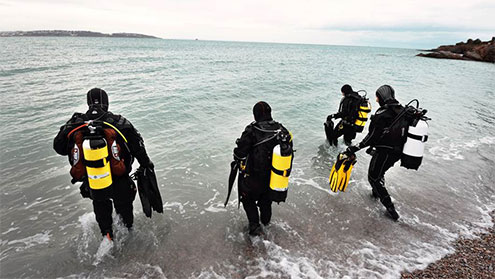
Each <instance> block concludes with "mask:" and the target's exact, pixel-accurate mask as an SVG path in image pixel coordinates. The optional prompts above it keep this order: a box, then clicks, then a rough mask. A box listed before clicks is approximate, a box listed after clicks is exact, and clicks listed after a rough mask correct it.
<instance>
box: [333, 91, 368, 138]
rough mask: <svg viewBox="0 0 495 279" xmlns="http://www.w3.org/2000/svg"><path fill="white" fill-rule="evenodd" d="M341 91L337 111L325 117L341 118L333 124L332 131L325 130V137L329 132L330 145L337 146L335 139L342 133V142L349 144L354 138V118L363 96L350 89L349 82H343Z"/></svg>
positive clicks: (356, 116)
mask: <svg viewBox="0 0 495 279" xmlns="http://www.w3.org/2000/svg"><path fill="white" fill-rule="evenodd" d="M340 91H341V92H342V95H343V97H342V100H341V101H340V105H339V111H338V112H337V113H335V114H330V115H329V116H328V117H327V121H328V120H331V119H332V118H333V119H338V118H341V120H340V122H339V123H338V124H337V125H336V126H335V128H334V130H333V132H332V131H328V132H327V138H328V137H329V135H330V134H331V136H330V137H331V138H329V139H328V141H329V143H330V145H332V144H333V145H335V146H337V140H338V138H339V137H341V136H342V135H344V143H345V144H346V145H351V142H352V140H353V139H355V138H356V127H355V126H356V125H355V123H356V119H357V118H358V117H359V115H358V110H359V106H360V104H361V103H362V101H363V98H362V97H361V96H360V95H359V94H358V93H357V92H354V90H352V87H351V86H350V85H349V84H345V85H344V86H342V88H341V89H340Z"/></svg>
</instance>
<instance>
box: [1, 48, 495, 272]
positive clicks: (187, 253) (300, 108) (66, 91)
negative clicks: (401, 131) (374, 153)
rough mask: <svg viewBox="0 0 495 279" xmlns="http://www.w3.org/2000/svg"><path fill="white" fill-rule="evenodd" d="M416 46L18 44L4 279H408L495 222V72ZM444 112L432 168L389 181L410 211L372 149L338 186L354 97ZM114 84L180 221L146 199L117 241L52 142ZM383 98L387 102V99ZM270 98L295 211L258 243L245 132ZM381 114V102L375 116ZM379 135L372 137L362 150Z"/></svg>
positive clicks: (4, 176) (6, 173) (5, 157)
mask: <svg viewBox="0 0 495 279" xmlns="http://www.w3.org/2000/svg"><path fill="white" fill-rule="evenodd" d="M416 53H417V51H416V50H410V49H391V48H367V47H350V46H321V45H295V44H268V43H234V42H208V41H176V40H148V39H120V38H1V39H0V100H1V102H0V108H1V109H0V122H1V123H2V124H1V133H0V150H1V151H2V152H1V153H0V158H1V160H0V187H1V192H0V201H1V204H0V208H1V211H0V218H1V219H0V222H1V223H0V277H2V278H17V277H31V278H102V277H126V278H398V277H399V275H400V272H401V271H403V270H413V269H418V268H424V267H426V265H427V264H428V263H430V262H432V261H434V260H437V259H439V258H440V257H442V256H444V255H445V254H447V253H450V252H452V251H453V247H452V241H453V240H455V239H456V238H457V237H459V236H472V235H474V233H476V232H479V231H483V230H484V229H486V228H487V227H488V226H491V221H490V218H489V216H488V212H489V211H491V210H494V209H495V189H494V185H495V161H494V160H495V116H494V114H493V108H494V107H495V78H494V77H495V66H494V65H493V64H488V63H477V62H469V61H451V60H435V59H427V58H421V57H416V56H415V54H416ZM345 83H349V84H351V85H352V86H353V88H354V89H356V90H357V89H365V90H367V91H368V92H369V95H370V96H373V95H374V92H375V90H376V89H377V88H378V87H379V86H380V85H382V84H390V85H392V86H393V87H394V88H395V90H396V95H397V98H398V99H399V100H400V101H401V102H402V103H407V102H408V101H409V100H411V99H413V98H417V99H419V100H420V105H421V107H423V108H426V109H428V110H429V112H428V116H429V117H431V118H432V120H431V121H430V122H429V124H430V138H429V141H428V142H427V145H426V150H425V157H424V161H423V165H422V166H421V168H420V169H419V170H418V171H412V170H406V169H404V168H401V167H399V165H398V164H396V166H395V167H394V168H392V169H391V170H390V171H389V172H388V173H387V175H386V181H387V188H388V189H389V192H390V194H391V196H392V197H393V199H394V201H395V204H396V206H397V210H398V212H399V213H400V215H401V219H400V221H399V222H397V223H395V222H393V221H391V220H390V219H388V218H386V217H385V211H384V208H383V207H382V205H381V204H380V203H379V202H377V201H374V200H373V199H371V198H370V186H369V185H368V182H367V169H368V163H369V160H370V157H369V156H368V155H367V154H365V153H364V151H361V152H360V153H358V163H357V165H356V166H355V168H354V172H353V176H352V178H351V182H350V185H349V187H348V190H347V192H345V193H338V194H334V193H332V192H330V191H329V187H328V174H329V171H330V167H331V165H332V163H333V161H334V158H335V157H336V155H337V153H338V152H339V151H341V150H342V149H344V148H345V147H344V146H343V144H342V142H340V145H339V147H337V148H335V147H330V146H329V145H328V143H326V142H325V134H324V131H323V122H324V121H325V119H326V116H327V115H328V114H331V113H335V112H336V111H337V107H338V104H339V101H340V97H341V95H340V93H339V90H340V87H341V86H342V85H343V84H345ZM92 87H101V88H103V89H105V90H106V91H107V92H108V94H109V98H110V110H111V111H112V112H114V113H117V114H122V115H124V116H125V117H126V118H127V119H129V120H130V121H131V122H132V123H133V124H134V125H135V126H136V128H137V129H138V130H139V131H140V133H141V134H142V136H143V137H144V139H145V144H146V147H147V150H148V153H149V154H150V157H151V158H152V160H153V162H154V163H155V166H156V171H157V177H158V182H159V184H160V190H161V192H162V197H163V199H164V214H163V215H161V214H154V215H153V218H152V219H148V218H146V217H145V216H144V214H143V213H142V210H141V205H140V202H139V198H138V197H137V198H136V201H135V202H134V207H135V226H134V231H132V232H131V233H129V232H127V230H126V229H125V228H124V227H123V225H122V224H121V223H120V222H119V221H118V220H117V218H114V219H115V224H114V225H115V228H116V229H115V230H116V232H115V234H116V237H115V241H114V242H113V243H108V242H106V241H102V238H101V236H100V234H99V229H98V226H97V223H96V221H95V219H94V214H93V212H92V205H91V202H90V200H88V199H82V198H81V196H80V195H79V189H78V188H79V187H78V185H72V184H71V183H70V176H69V173H68V171H69V165H68V162H67V159H66V158H64V157H62V156H58V155H57V154H56V153H55V152H54V151H53V149H52V141H53V138H54V137H55V135H56V134H57V132H58V129H59V127H60V126H61V125H62V124H63V123H64V122H65V121H67V119H69V117H70V116H71V115H72V113H73V112H74V111H79V112H84V111H85V110H86V105H85V103H86V92H87V91H88V90H89V89H90V88H92ZM371 99H372V100H373V98H371ZM259 100H264V101H267V102H268V103H269V104H270V105H271V106H272V110H273V117H274V119H275V120H277V121H280V122H282V123H283V124H284V125H285V126H286V127H287V128H288V129H289V130H291V131H292V133H293V134H294V141H295V149H296V150H297V151H296V154H295V159H294V170H293V173H292V175H291V178H290V181H291V183H290V190H289V196H288V200H287V202H286V203H281V204H280V205H277V204H274V206H273V218H272V224H271V225H270V226H269V227H267V228H266V235H265V236H264V237H249V236H248V235H247V233H246V230H247V219H246V216H245V213H244V211H243V210H242V208H241V209H237V199H236V197H237V192H236V191H235V192H234V193H233V197H231V201H230V203H229V204H228V206H227V208H224V207H223V202H224V200H225V197H226V191H227V185H226V184H227V178H228V173H229V163H230V161H231V158H232V149H233V148H234V147H235V144H234V142H235V140H236V138H237V137H239V136H240V134H241V132H242V131H243V129H244V127H245V126H246V125H247V124H249V123H250V122H251V121H253V117H252V106H253V105H254V104H255V103H256V102H257V101H259ZM376 108H377V105H376V103H374V102H373V111H375V110H376ZM363 137H364V135H363V134H359V135H358V138H357V139H358V140H360V139H362V138H363Z"/></svg>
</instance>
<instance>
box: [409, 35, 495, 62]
mask: <svg viewBox="0 0 495 279" xmlns="http://www.w3.org/2000/svg"><path fill="white" fill-rule="evenodd" d="M417 56H422V57H431V58H440V59H457V60H473V61H484V62H491V63H495V37H492V39H491V40H490V41H486V42H483V41H481V40H480V39H476V40H473V39H468V40H467V42H465V43H464V42H459V43H456V44H455V45H443V46H439V47H437V48H435V49H431V50H429V53H420V54H418V55H417Z"/></svg>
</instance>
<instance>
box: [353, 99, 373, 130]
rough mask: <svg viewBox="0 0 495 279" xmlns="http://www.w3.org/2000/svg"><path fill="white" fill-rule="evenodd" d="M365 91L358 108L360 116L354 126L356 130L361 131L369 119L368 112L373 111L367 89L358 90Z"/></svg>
mask: <svg viewBox="0 0 495 279" xmlns="http://www.w3.org/2000/svg"><path fill="white" fill-rule="evenodd" d="M361 91H362V92H364V96H361V102H360V104H359V108H358V110H357V114H358V117H357V118H356V121H355V122H354V127H355V130H356V132H358V133H361V132H362V131H363V130H364V126H365V125H366V121H368V113H370V112H371V104H370V102H369V100H368V98H366V95H367V92H366V91H365V90H359V91H358V92H361Z"/></svg>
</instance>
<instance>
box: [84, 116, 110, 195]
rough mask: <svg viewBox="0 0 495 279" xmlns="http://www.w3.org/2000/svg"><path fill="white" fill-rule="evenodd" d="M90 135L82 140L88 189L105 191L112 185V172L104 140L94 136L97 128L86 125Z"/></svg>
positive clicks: (96, 135) (101, 137) (99, 136)
mask: <svg viewBox="0 0 495 279" xmlns="http://www.w3.org/2000/svg"><path fill="white" fill-rule="evenodd" d="M88 129H89V130H90V134H89V135H88V136H87V137H85V138H84V140H83V144H82V147H83V154H84V165H85V166H86V173H87V176H88V182H89V188H90V189H92V190H101V189H105V188H107V187H108V186H110V185H112V172H111V169H110V160H109V154H108V145H107V141H106V139H105V138H104V137H103V136H101V135H98V134H96V129H97V127H95V126H92V123H90V124H89V125H88Z"/></svg>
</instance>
